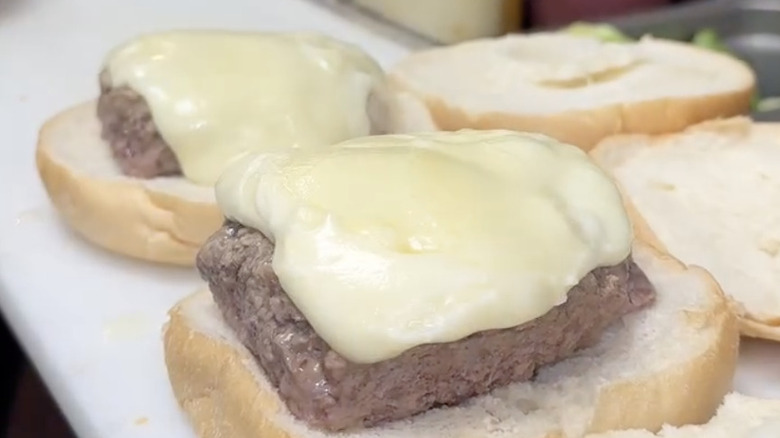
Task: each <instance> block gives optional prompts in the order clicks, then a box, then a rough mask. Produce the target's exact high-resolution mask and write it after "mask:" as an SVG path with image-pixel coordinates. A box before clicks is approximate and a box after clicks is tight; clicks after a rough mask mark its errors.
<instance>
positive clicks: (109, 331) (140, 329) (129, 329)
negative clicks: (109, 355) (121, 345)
mask: <svg viewBox="0 0 780 438" xmlns="http://www.w3.org/2000/svg"><path fill="white" fill-rule="evenodd" d="M154 330H155V324H154V322H153V321H152V320H151V318H149V317H147V316H146V315H144V314H141V313H134V314H127V315H123V316H120V317H118V318H114V319H112V320H110V321H108V322H107V323H106V324H105V325H104V326H103V340H104V341H106V342H114V341H132V340H135V339H138V338H140V337H142V336H144V335H145V334H147V333H149V332H152V331H154Z"/></svg>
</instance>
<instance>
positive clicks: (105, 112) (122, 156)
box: [97, 70, 181, 178]
mask: <svg viewBox="0 0 780 438" xmlns="http://www.w3.org/2000/svg"><path fill="white" fill-rule="evenodd" d="M97 116H98V119H99V120H100V123H101V125H102V129H101V133H100V135H101V137H102V138H103V140H105V141H106V142H107V143H108V145H109V146H110V147H111V152H112V154H113V156H114V160H115V161H116V163H117V164H118V165H119V168H120V169H121V170H122V173H124V174H125V175H127V176H132V177H135V178H154V177H156V176H170V175H181V167H180V166H179V160H178V159H177V158H176V155H174V153H173V150H172V149H171V148H170V146H168V143H166V142H165V140H163V138H162V136H161V135H160V132H159V131H158V130H157V126H156V125H155V124H154V120H153V119H152V112H151V110H150V109H149V105H148V104H147V103H146V100H145V99H144V98H143V97H142V96H141V95H140V94H138V93H137V92H135V91H134V90H133V89H131V88H130V87H126V86H122V87H117V88H113V87H112V86H111V75H110V74H109V73H108V71H106V70H103V71H102V72H101V73H100V97H99V98H98V103H97Z"/></svg>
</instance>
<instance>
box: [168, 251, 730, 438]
mask: <svg viewBox="0 0 780 438" xmlns="http://www.w3.org/2000/svg"><path fill="white" fill-rule="evenodd" d="M634 258H635V260H636V262H637V263H638V264H639V266H640V267H642V269H643V270H644V271H645V272H646V274H647V275H648V277H649V278H650V280H651V281H652V282H653V284H654V285H655V286H656V288H657V290H658V300H657V302H656V303H655V304H654V306H653V307H651V308H650V309H647V310H645V311H641V312H637V313H635V314H632V315H629V316H627V317H625V318H624V319H623V321H622V322H619V323H616V324H614V325H613V326H612V327H611V328H610V329H608V331H607V333H605V335H604V336H603V337H602V340H601V342H600V343H599V344H598V345H596V346H595V347H593V348H590V349H587V350H583V351H582V352H581V353H580V354H579V355H577V356H575V357H572V358H569V359H567V360H564V361H562V362H560V363H558V364H555V365H553V366H550V367H545V368H544V369H542V370H540V372H539V374H538V376H537V377H536V379H535V381H534V382H529V383H519V384H514V385H510V386H509V387H507V388H502V389H499V390H496V391H494V392H493V393H492V394H491V395H488V396H484V397H478V398H475V399H472V400H471V401H470V402H468V403H466V404H464V405H462V406H459V407H451V408H441V409H435V410H432V411H429V412H427V413H425V414H421V415H418V416H415V417H413V418H411V419H409V420H404V421H399V422H394V423H390V424H386V425H384V426H380V427H377V428H372V429H368V430H363V431H358V432H354V433H350V434H347V435H345V436H346V437H350V438H401V437H404V438H405V437H417V438H445V437H446V438H466V437H469V438H479V437H484V438H489V437H493V436H512V437H513V438H574V437H577V438H579V437H581V436H582V435H584V434H585V433H587V432H592V433H598V432H605V431H609V430H611V429H621V428H647V429H650V430H658V429H659V428H661V426H662V425H663V424H665V423H669V424H672V425H681V424H687V423H704V422H706V421H708V420H709V419H710V418H711V416H712V415H713V414H714V412H715V411H716V409H717V407H718V406H719V405H720V403H721V401H722V398H723V396H724V395H725V394H726V393H727V392H728V391H729V390H730V388H731V381H732V378H733V375H734V370H735V366H736V360H737V354H738V344H739V331H738V327H737V321H736V318H735V317H734V315H733V313H732V312H731V311H730V308H729V305H728V302H727V300H726V299H725V297H724V295H723V294H722V292H721V291H720V289H719V288H718V286H717V284H716V283H715V282H714V281H713V280H712V278H711V277H710V276H709V274H707V273H706V272H705V271H704V270H701V269H698V268H686V267H685V266H683V265H682V264H680V263H679V262H677V261H676V260H674V259H672V258H671V257H669V256H665V255H663V254H662V253H659V252H657V251H655V250H653V249H651V248H649V247H645V246H640V245H637V246H635V249H634ZM164 351H165V361H166V366H167V369H168V375H169V378H170V382H171V385H172V388H173V392H174V394H175V396H176V399H177V400H178V402H179V403H180V405H181V406H182V408H183V410H184V411H185V412H186V414H187V415H188V416H189V418H190V420H191V422H192V424H193V425H194V428H195V430H196V432H197V434H198V436H200V437H202V438H217V437H231V438H259V437H263V438H282V437H284V438H324V437H328V436H335V435H329V434H326V433H322V432H319V431H315V430H312V429H310V428H308V427H306V426H305V425H304V424H302V423H301V422H300V421H297V420H295V419H294V418H293V417H292V416H291V415H290V414H289V412H288V411H287V409H286V407H285V405H284V403H283V402H282V401H281V400H280V399H279V397H278V396H277V394H276V391H275V390H274V389H273V388H272V386H271V385H270V383H269V382H268V381H267V380H266V378H265V376H264V374H263V372H262V371H261V370H260V369H259V367H258V366H257V365H256V362H255V361H254V360H253V358H252V356H251V355H250V353H249V352H248V351H247V350H246V349H245V348H244V347H243V346H242V345H241V344H240V343H239V342H238V341H237V340H236V337H235V335H234V334H233V333H232V332H231V331H230V329H229V328H227V326H226V325H225V324H224V322H223V321H222V318H221V316H220V313H219V311H218V310H217V308H216V306H215V304H214V302H213V301H212V299H211V295H210V293H209V292H208V291H206V290H204V291H200V292H198V293H196V294H194V295H191V296H189V297H187V298H185V299H184V300H182V301H181V302H179V303H178V304H177V305H176V306H175V307H174V308H173V309H172V310H171V311H170V321H169V322H168V324H167V325H166V328H165V333H164ZM500 431H505V432H507V434H502V433H499V432H500Z"/></svg>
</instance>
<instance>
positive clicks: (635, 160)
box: [590, 117, 780, 341]
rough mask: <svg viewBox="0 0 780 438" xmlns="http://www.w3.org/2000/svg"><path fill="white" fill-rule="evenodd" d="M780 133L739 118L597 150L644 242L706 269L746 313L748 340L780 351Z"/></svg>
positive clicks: (608, 143) (610, 142)
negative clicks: (778, 344) (779, 259)
mask: <svg viewBox="0 0 780 438" xmlns="http://www.w3.org/2000/svg"><path fill="white" fill-rule="evenodd" d="M778 152H780V124H778V123H752V122H751V121H750V120H749V119H748V118H744V117H735V118H731V119H726V120H717V121H709V122H705V123H701V124H698V125H696V126H692V127H689V128H688V129H686V130H685V131H684V132H680V133H677V134H668V135H660V136H648V135H622V136H614V137H610V138H607V139H605V140H604V141H602V142H601V143H600V144H599V145H598V146H596V147H595V148H594V149H592V150H591V152H590V154H591V156H592V157H593V158H594V159H595V161H596V162H597V163H598V164H599V165H600V166H602V167H603V168H604V169H605V170H606V171H608V172H609V173H611V174H612V175H613V176H614V179H615V181H616V183H617V184H618V186H619V187H620V189H621V192H622V193H623V196H624V197H625V198H626V200H627V203H630V204H631V206H632V210H633V211H634V214H632V217H633V218H634V219H635V220H636V221H639V222H642V223H643V224H645V226H644V228H645V231H644V232H643V239H645V240H647V241H652V242H654V243H655V246H656V247H658V248H662V249H664V250H665V251H666V252H669V253H671V254H673V255H674V256H675V257H677V258H679V259H680V260H683V261H684V262H686V263H689V264H695V265H699V266H703V267H704V268H705V269H707V270H708V271H710V272H711V273H712V275H713V276H714V277H715V279H716V280H718V282H720V284H721V286H722V287H723V289H724V290H725V292H726V294H728V295H729V296H730V297H731V298H732V299H733V300H734V301H735V302H736V303H737V305H738V306H739V307H740V308H741V310H740V314H741V315H742V320H741V325H742V333H743V334H744V335H746V336H750V337H757V338H764V339H768V340H773V341H780V286H778V284H777V280H776V278H778V275H780V269H779V268H778V267H777V264H776V258H775V256H776V255H777V254H776V251H775V249H776V248H775V245H774V243H775V242H776V241H777V238H776V237H775V235H774V234H773V233H775V230H776V227H775V226H774V222H772V221H773V220H774V218H776V217H780V207H778V205H777V203H775V202H773V201H769V200H772V199H777V197H778V196H780V189H778V188H780V179H778V178H777V172H776V170H775V169H777V166H779V165H780V161H779V160H778V158H777V157H778Z"/></svg>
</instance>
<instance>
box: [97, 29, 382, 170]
mask: <svg viewBox="0 0 780 438" xmlns="http://www.w3.org/2000/svg"><path fill="white" fill-rule="evenodd" d="M104 68H105V69H106V70H107V71H108V73H109V74H110V77H111V82H112V86H113V87H120V86H127V87H130V88H131V89H133V90H134V91H136V92H137V93H138V94H140V95H141V96H142V97H143V98H144V99H145V100H146V103H147V104H148V106H149V108H150V110H151V114H152V118H153V119H154V122H155V125H156V126H157V129H158V131H159V132H160V135H161V136H162V138H163V139H164V140H165V141H166V142H167V143H168V145H169V146H170V147H171V149H172V150H173V152H174V154H175V155H176V157H177V158H178V160H179V163H180V165H181V168H182V172H183V174H184V176H185V177H187V178H188V179H190V180H192V181H193V182H195V183H200V184H213V183H214V182H215V181H216V180H217V178H218V177H219V175H220V174H221V173H222V171H223V170H224V168H225V166H226V165H227V164H228V163H229V162H230V161H231V160H232V159H233V158H235V157H237V156H239V155H241V154H242V153H245V152H258V151H265V150H270V149H273V148H285V147H301V148H305V147H319V146H325V145H329V144H332V143H336V142H339V141H342V140H346V139H349V138H354V137H359V136H364V135H368V134H369V133H370V131H371V120H370V119H369V115H368V113H367V108H366V105H367V101H368V99H369V95H370V94H371V92H372V91H373V90H374V89H376V88H377V87H379V86H380V85H381V84H382V83H383V82H384V73H383V71H382V69H381V67H380V66H379V65H378V64H377V63H376V62H375V61H374V60H373V59H372V58H371V57H369V56H368V55H367V54H366V53H364V52H363V51H361V50H360V49H358V48H357V47H355V46H352V45H350V44H348V43H345V42H341V41H338V40H335V39H333V38H330V37H326V36H323V35H319V34H308V33H257V32H255V33H250V32H236V31H233V32H227V31H216V30H199V31H178V32H173V31H172V32H163V33H155V34H149V35H144V36H141V37H139V38H136V39H134V40H132V41H129V42H127V43H126V44H124V45H122V46H120V47H117V48H116V49H114V50H113V51H112V52H111V53H110V54H109V56H108V57H107V59H106V61H105V66H104Z"/></svg>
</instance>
